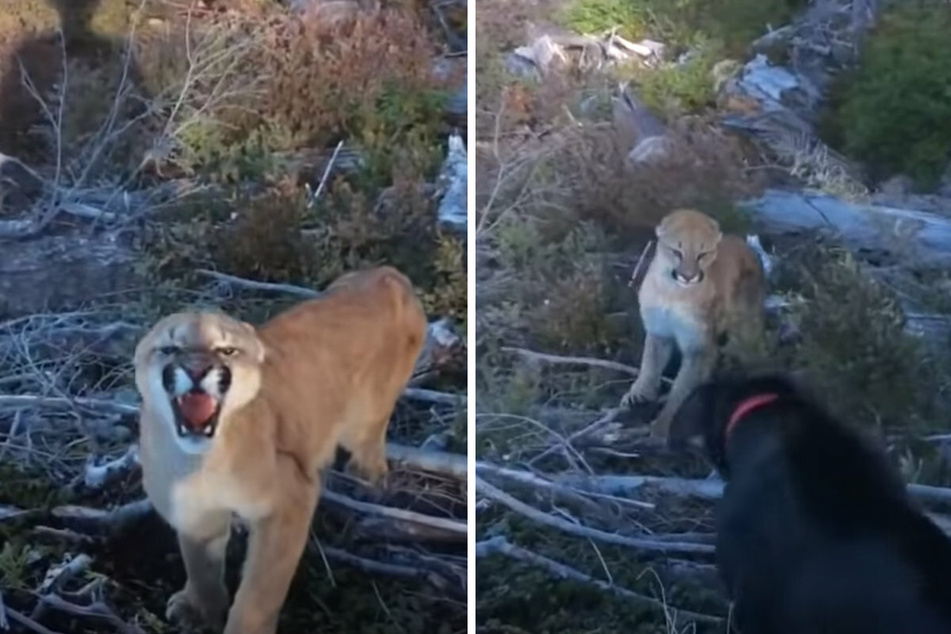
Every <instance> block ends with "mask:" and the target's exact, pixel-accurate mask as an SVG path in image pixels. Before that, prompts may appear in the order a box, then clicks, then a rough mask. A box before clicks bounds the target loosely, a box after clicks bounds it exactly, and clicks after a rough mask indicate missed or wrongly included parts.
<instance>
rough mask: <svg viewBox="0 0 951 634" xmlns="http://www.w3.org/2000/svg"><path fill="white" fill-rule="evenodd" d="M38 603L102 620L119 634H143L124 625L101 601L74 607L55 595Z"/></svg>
mask: <svg viewBox="0 0 951 634" xmlns="http://www.w3.org/2000/svg"><path fill="white" fill-rule="evenodd" d="M40 601H42V602H43V603H44V604H46V605H48V606H49V607H50V608H53V609H54V610H59V611H60V612H65V613H66V614H72V615H74V616H84V617H91V618H99V619H103V620H105V621H106V622H108V623H109V624H110V625H112V626H113V627H114V628H116V629H117V630H118V631H119V632H120V634H145V632H144V631H143V630H142V628H140V627H139V626H137V625H134V624H131V623H126V622H125V621H123V620H122V619H121V618H119V617H118V615H116V613H115V612H113V611H112V610H111V609H110V608H109V606H107V605H106V604H105V603H103V602H101V601H97V602H95V603H91V604H90V605H76V604H75V603H70V602H69V601H66V600H65V599H63V598H61V597H59V596H57V595H55V594H47V595H43V596H42V597H40Z"/></svg>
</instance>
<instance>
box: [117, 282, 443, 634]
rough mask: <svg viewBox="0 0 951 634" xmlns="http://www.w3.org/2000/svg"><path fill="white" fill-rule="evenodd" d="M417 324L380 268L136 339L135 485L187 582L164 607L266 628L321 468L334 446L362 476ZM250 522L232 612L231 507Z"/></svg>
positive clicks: (182, 321)
mask: <svg viewBox="0 0 951 634" xmlns="http://www.w3.org/2000/svg"><path fill="white" fill-rule="evenodd" d="M425 336H426V316H425V314H424V312H423V309H422V306H421V305H420V303H419V300H418V299H417V298H416V296H415V295H414V293H413V290H412V286H411V284H410V281H409V280H408V279H407V278H406V277H404V276H403V275H402V274H401V273H399V272H398V271H396V270H395V269H392V268H389V267H379V268H375V269H372V270H368V271H362V272H356V273H349V274H347V275H344V276H342V277H340V278H339V279H338V280H336V281H335V282H334V283H333V284H331V285H330V287H329V288H328V289H327V292H326V294H325V295H324V296H322V297H320V298H318V299H314V300H310V301H306V302H303V303H301V304H298V305H297V306H295V307H293V308H291V309H289V310H287V311H286V312H284V313H282V314H280V315H278V316H277V317H274V318H273V319H271V320H270V321H268V322H267V323H265V324H264V325H263V326H260V327H258V328H255V327H254V326H251V325H249V324H246V323H243V322H240V321H237V320H235V319H232V318H230V317H227V316H225V315H222V314H217V313H202V312H192V313H178V314H174V315H170V316H168V317H165V318H164V319H162V320H161V321H159V322H158V324H156V325H155V327H154V328H153V329H152V330H151V331H150V332H149V333H148V334H147V335H146V336H145V337H144V338H143V339H142V340H141V341H140V342H139V344H138V346H137V348H136V351H135V382H136V386H137V388H138V390H139V393H140V394H141V396H142V408H141V423H140V426H141V439H140V443H141V447H140V458H141V462H142V472H143V483H144V487H145V490H146V493H147V494H148V497H149V499H150V500H151V502H152V504H153V505H154V506H155V508H156V509H157V510H158V512H159V514H161V516H162V517H164V518H165V520H166V521H168V523H169V524H171V525H172V527H174V529H175V530H176V532H177V533H178V539H179V545H180V547H181V552H182V559H183V560H184V563H185V571H186V573H187V581H186V583H185V587H184V588H183V589H182V590H181V591H179V592H177V593H175V594H174V595H172V597H171V598H170V599H169V602H168V610H167V613H166V616H167V618H169V619H170V620H173V621H177V622H184V623H185V624H188V625H200V624H204V625H210V626H212V627H215V628H216V629H217V631H221V626H222V624H223V623H224V622H225V616H226V615H227V622H226V625H225V627H224V632H225V634H274V632H275V631H276V629H277V621H278V615H279V613H280V610H281V607H282V605H283V603H284V600H285V598H286V596H287V592H288V588H289V586H290V583H291V579H292V577H293V576H294V573H295V570H296V569H297V564H298V561H299V559H300V557H301V554H302V553H303V551H304V545H305V543H306V541H307V535H308V531H309V528H310V522H311V517H312V516H313V513H314V509H315V508H316V506H317V500H318V497H319V494H320V490H321V477H320V474H321V471H322V469H324V468H325V467H327V466H328V465H329V464H330V463H332V461H333V459H334V457H335V452H336V448H337V446H338V444H339V445H341V446H343V447H344V448H346V449H347V450H348V451H349V452H350V453H351V458H350V463H349V464H348V465H347V466H348V469H350V468H351V466H352V467H355V468H356V469H357V471H358V472H359V473H361V474H362V475H363V476H365V477H366V478H367V479H368V480H370V481H371V482H375V481H377V480H378V479H379V478H381V477H382V476H384V475H385V474H386V472H387V464H386V456H385V442H386V429H387V425H388V423H389V419H390V415H391V414H392V412H393V408H394V406H395V403H396V400H397V398H398V397H399V396H400V394H401V393H402V391H403V389H404V387H405V386H406V383H407V382H408V381H409V379H410V376H411V375H412V372H413V367H414V365H415V362H416V359H417V356H418V355H419V353H420V350H421V348H422V346H423V342H424V339H425ZM232 514H236V515H237V516H238V517H240V518H241V519H243V520H245V521H246V522H247V523H248V525H249V528H250V534H249V540H248V551H247V556H246V559H245V563H244V568H243V573H242V579H241V584H240V586H239V587H238V591H237V594H236V596H235V599H234V604H233V605H232V606H231V609H230V611H228V593H227V590H226V588H225V585H224V577H223V573H224V557H225V547H226V546H227V543H228V537H229V534H230V526H231V517H232Z"/></svg>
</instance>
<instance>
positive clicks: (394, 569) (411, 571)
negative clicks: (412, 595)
mask: <svg viewBox="0 0 951 634" xmlns="http://www.w3.org/2000/svg"><path fill="white" fill-rule="evenodd" d="M321 550H322V552H323V553H324V555H326V557H327V558H328V559H335V560H337V561H340V562H343V563H345V564H347V565H350V566H354V567H356V568H359V569H360V570H363V571H364V572H369V573H373V574H381V575H387V576H391V577H406V578H409V579H418V580H421V581H426V582H428V583H430V584H432V585H434V586H435V587H437V588H439V589H441V590H445V589H447V588H448V587H449V585H450V584H449V583H448V581H447V580H446V579H444V578H443V577H442V576H440V575H438V574H437V573H435V572H433V571H432V570H426V569H425V568H415V567H412V566H405V565H402V564H391V563H387V562H383V561H376V560H373V559H367V558H365V557H359V556H357V555H354V554H353V553H348V552H347V551H345V550H340V549H339V548H333V547H331V546H322V547H321Z"/></svg>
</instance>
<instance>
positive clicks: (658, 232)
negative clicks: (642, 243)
mask: <svg viewBox="0 0 951 634" xmlns="http://www.w3.org/2000/svg"><path fill="white" fill-rule="evenodd" d="M665 233H667V219H666V218H664V219H663V220H661V221H660V222H659V223H658V224H657V226H656V227H654V235H655V236H657V237H658V238H663V237H664V234H665Z"/></svg>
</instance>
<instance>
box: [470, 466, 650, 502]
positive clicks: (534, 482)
mask: <svg viewBox="0 0 951 634" xmlns="http://www.w3.org/2000/svg"><path fill="white" fill-rule="evenodd" d="M475 468H476V472H479V471H486V472H488V473H492V474H495V475H497V476H499V477H502V478H505V479H507V480H512V481H514V482H520V483H521V484H526V485H529V486H533V487H539V488H542V489H548V490H550V491H553V492H556V493H563V494H565V495H570V496H585V495H587V496H592V497H598V498H602V499H605V500H609V501H611V502H616V503H618V504H626V505H629V506H637V507H640V508H643V509H651V510H653V509H654V504H652V503H650V502H642V501H640V500H632V499H630V498H622V497H618V496H615V495H608V494H606V493H598V492H596V491H581V490H579V489H576V488H574V487H569V486H565V485H562V484H558V483H557V482H553V481H551V480H548V479H546V478H543V477H541V476H538V475H536V474H534V473H532V472H530V471H522V470H521V469H508V468H506V467H500V466H498V465H494V464H491V463H489V462H481V461H479V462H476V463H475Z"/></svg>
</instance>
